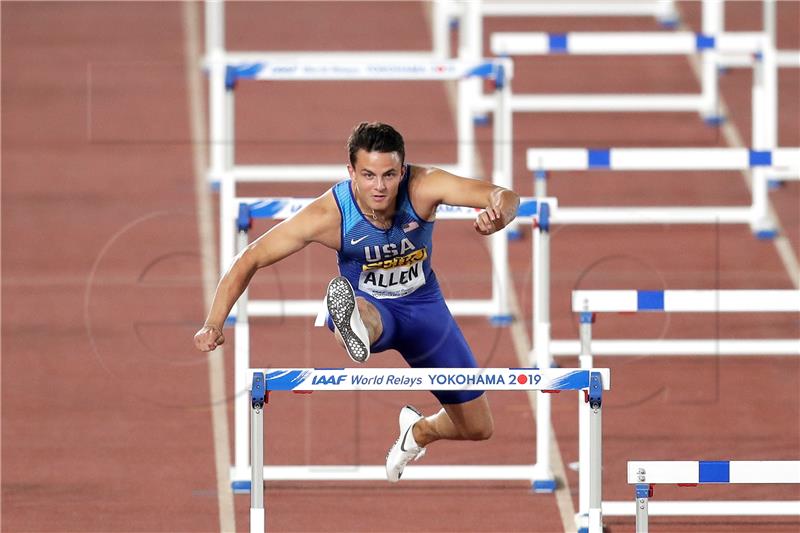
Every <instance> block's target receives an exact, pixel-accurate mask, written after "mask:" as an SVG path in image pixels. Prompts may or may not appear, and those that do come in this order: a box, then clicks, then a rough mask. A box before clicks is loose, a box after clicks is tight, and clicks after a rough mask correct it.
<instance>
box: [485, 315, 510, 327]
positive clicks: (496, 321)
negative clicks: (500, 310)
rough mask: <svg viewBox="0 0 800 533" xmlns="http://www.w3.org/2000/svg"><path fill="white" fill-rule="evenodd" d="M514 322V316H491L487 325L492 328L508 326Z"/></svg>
mask: <svg viewBox="0 0 800 533" xmlns="http://www.w3.org/2000/svg"><path fill="white" fill-rule="evenodd" d="M513 322H514V315H492V316H490V317H489V323H490V324H491V325H492V326H494V327H506V326H510V325H511V324H512V323H513Z"/></svg>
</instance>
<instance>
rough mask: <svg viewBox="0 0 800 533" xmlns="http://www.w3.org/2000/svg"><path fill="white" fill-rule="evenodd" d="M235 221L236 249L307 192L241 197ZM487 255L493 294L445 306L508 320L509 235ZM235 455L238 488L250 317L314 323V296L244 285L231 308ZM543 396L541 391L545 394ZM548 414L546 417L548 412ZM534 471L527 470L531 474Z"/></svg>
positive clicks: (524, 208) (459, 211)
mask: <svg viewBox="0 0 800 533" xmlns="http://www.w3.org/2000/svg"><path fill="white" fill-rule="evenodd" d="M240 200H241V203H240V205H239V214H238V217H237V220H236V224H237V238H236V241H237V251H242V250H244V249H245V248H246V247H247V245H248V244H249V236H248V232H249V231H250V229H251V227H252V222H253V220H254V219H259V218H265V219H272V220H285V219H287V218H289V217H291V216H292V215H293V214H294V213H296V212H297V211H299V210H300V209H302V208H303V207H305V206H306V205H308V204H309V203H310V202H311V201H312V200H313V199H312V198H240ZM547 201H548V203H549V204H550V205H557V202H556V201H555V199H547ZM541 202H542V199H536V198H523V199H522V200H521V201H520V206H519V209H518V215H517V218H519V219H520V220H523V221H529V220H532V217H533V216H535V215H536V213H537V211H538V209H540V205H541ZM475 215H476V211H475V209H473V208H465V207H454V206H449V205H441V206H439V208H438V209H437V211H436V219H437V220H472V219H474V217H475ZM490 239H491V243H490V247H491V248H490V249H491V258H492V295H491V298H489V299H485V300H463V299H461V300H459V299H449V300H448V301H447V306H448V308H449V309H450V312H451V313H453V314H454V315H456V316H479V315H491V317H492V319H493V322H494V323H495V324H497V325H502V324H506V323H508V322H510V320H511V318H512V317H511V315H510V314H509V310H508V301H507V299H506V298H507V292H508V290H509V288H508V280H509V275H510V272H509V269H508V259H507V251H508V248H507V247H508V241H507V239H505V238H504V236H503V235H502V232H498V233H496V234H494V235H492V236H490ZM234 313H235V323H234V324H235V326H234V339H235V349H234V390H235V391H236V392H237V394H236V398H235V400H234V407H233V417H234V438H233V442H234V454H233V456H234V460H233V465H231V480H233V483H232V486H233V488H234V490H236V491H238V490H240V488H241V486H242V483H243V482H244V481H245V480H247V479H248V477H247V470H246V469H247V464H248V462H247V461H248V455H247V454H248V450H247V442H248V440H247V423H248V422H247V411H248V406H247V398H246V396H245V395H244V394H241V393H242V392H243V391H245V390H246V389H247V386H248V384H249V381H248V380H249V375H248V369H249V368H250V321H249V319H250V317H251V316H253V317H259V316H262V317H263V316H292V317H300V316H316V317H317V321H316V325H318V326H322V325H323V324H324V321H323V319H324V317H325V316H326V314H327V310H326V308H325V303H324V301H322V300H321V299H318V300H252V301H251V300H250V299H249V295H248V291H247V290H245V291H244V293H243V294H242V296H241V297H239V300H238V301H237V302H236V306H235V308H234ZM545 398H546V397H545ZM548 420H549V418H548ZM533 477H534V476H531V478H533Z"/></svg>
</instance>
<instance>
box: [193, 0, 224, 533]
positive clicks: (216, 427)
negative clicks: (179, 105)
mask: <svg viewBox="0 0 800 533" xmlns="http://www.w3.org/2000/svg"><path fill="white" fill-rule="evenodd" d="M182 12H183V17H182V19H183V29H184V57H185V63H186V64H185V68H186V88H187V93H188V96H189V102H188V104H189V126H190V128H191V141H192V163H193V168H194V193H195V198H196V201H197V228H198V232H199V238H200V240H199V244H200V255H201V264H202V278H203V302H204V306H205V309H204V312H205V311H208V309H209V308H210V307H211V301H212V299H213V297H214V289H215V287H216V285H217V259H216V258H217V249H216V246H215V240H214V220H215V217H214V208H213V206H212V203H211V194H210V193H209V185H208V182H207V180H206V175H205V170H206V168H207V162H208V149H207V146H208V144H207V135H206V124H207V122H206V114H205V111H204V106H203V89H202V83H203V79H202V76H201V74H200V60H201V55H200V29H199V28H200V15H199V13H198V3H197V2H183V3H182ZM224 355H225V352H224V349H223V348H222V347H220V348H217V349H216V350H214V351H213V352H210V353H209V355H208V382H209V400H210V406H211V429H212V434H213V443H214V467H215V471H216V478H217V508H218V510H219V529H220V531H222V532H223V533H236V515H235V512H234V506H233V493H232V491H231V489H230V486H231V485H230V483H231V482H230V457H231V453H230V444H229V442H230V441H229V430H228V413H227V406H228V402H227V399H226V396H225V365H224V361H225V357H224Z"/></svg>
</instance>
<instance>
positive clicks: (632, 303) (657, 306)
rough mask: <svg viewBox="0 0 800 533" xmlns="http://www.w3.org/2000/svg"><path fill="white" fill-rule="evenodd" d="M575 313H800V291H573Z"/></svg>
mask: <svg viewBox="0 0 800 533" xmlns="http://www.w3.org/2000/svg"><path fill="white" fill-rule="evenodd" d="M572 310H573V312H584V311H588V312H591V313H607V312H612V313H614V312H616V313H636V312H665V313H786V312H789V313H800V290H665V291H646V290H614V291H572Z"/></svg>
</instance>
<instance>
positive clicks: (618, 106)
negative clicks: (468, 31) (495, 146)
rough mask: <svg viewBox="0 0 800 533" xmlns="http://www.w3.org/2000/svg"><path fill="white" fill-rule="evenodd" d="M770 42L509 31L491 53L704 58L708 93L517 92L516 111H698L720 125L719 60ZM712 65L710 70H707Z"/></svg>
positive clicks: (728, 36) (751, 37) (752, 36)
mask: <svg viewBox="0 0 800 533" xmlns="http://www.w3.org/2000/svg"><path fill="white" fill-rule="evenodd" d="M767 42H768V41H767V38H766V37H765V36H764V35H763V34H762V33H755V32H749V33H748V32H742V33H710V32H703V33H697V34H695V33H691V32H674V33H656V32H570V33H558V34H552V33H551V34H548V33H522V32H504V33H495V34H493V35H492V37H491V50H492V53H493V54H496V55H500V56H521V55H592V56H596V55H604V56H609V55H615V56H641V55H646V56H661V55H689V54H694V53H697V54H701V57H702V61H703V64H704V70H703V80H702V91H701V93H698V94H683V93H682V94H625V95H613V94H563V95H546V94H542V95H533V94H515V95H514V96H513V97H512V99H511V107H512V109H513V110H514V111H516V112H558V111H577V112H580V111H584V112H619V111H624V112H628V111H669V112H672V111H693V112H697V113H699V114H700V115H701V116H702V117H703V118H704V119H705V120H706V121H708V122H709V123H714V124H716V123H719V121H720V120H721V119H722V117H719V116H718V114H717V108H718V99H719V94H718V87H717V80H716V76H717V71H716V61H717V59H716V58H717V57H718V56H720V55H724V54H731V53H733V54H743V53H744V54H756V53H761V52H762V51H763V50H764V49H765V48H766V45H767ZM706 64H708V65H709V68H705V65H706ZM486 103H487V104H488V103H489V102H486Z"/></svg>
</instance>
